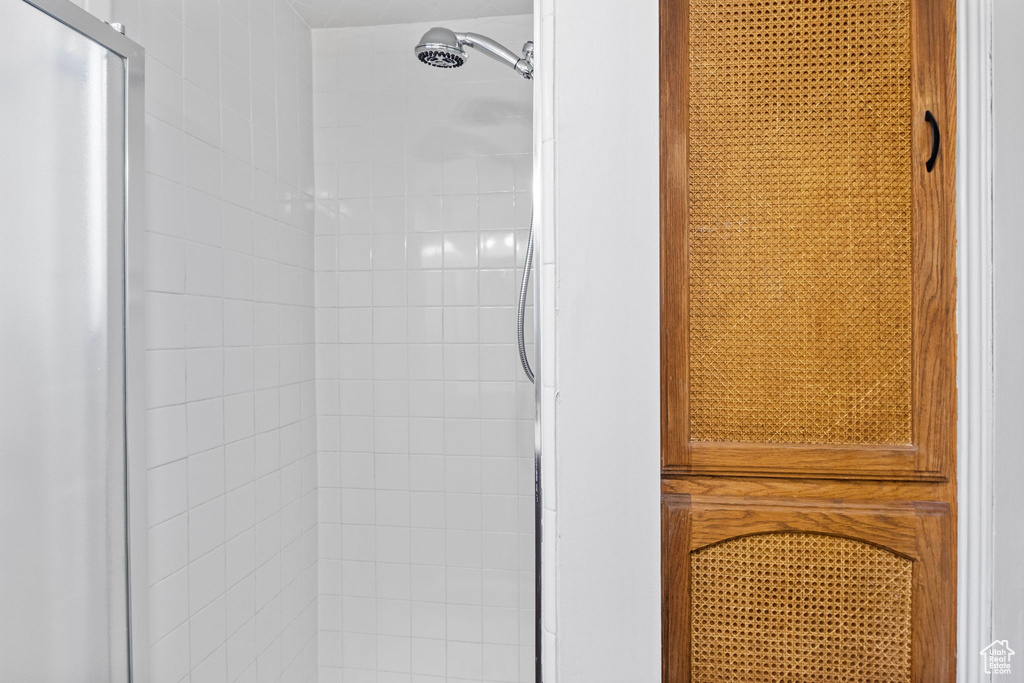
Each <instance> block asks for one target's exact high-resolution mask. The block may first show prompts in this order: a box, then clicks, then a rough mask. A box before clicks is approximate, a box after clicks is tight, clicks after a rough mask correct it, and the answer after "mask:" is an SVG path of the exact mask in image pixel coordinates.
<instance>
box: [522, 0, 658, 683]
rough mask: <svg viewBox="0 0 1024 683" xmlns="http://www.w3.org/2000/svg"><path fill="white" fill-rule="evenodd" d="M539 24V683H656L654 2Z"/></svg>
mask: <svg viewBox="0 0 1024 683" xmlns="http://www.w3.org/2000/svg"><path fill="white" fill-rule="evenodd" d="M539 14H540V17H541V20H540V27H541V30H540V44H539V45H538V54H539V59H540V64H541V69H542V70H545V69H546V70H547V72H545V73H542V74H541V75H540V79H541V80H540V81H539V84H541V87H540V92H541V97H542V104H541V108H542V111H541V112H540V119H541V121H542V123H541V125H542V135H541V137H542V142H541V145H542V166H543V167H544V169H543V174H544V177H543V180H542V189H541V195H542V198H541V203H542V207H543V209H542V216H543V222H542V225H541V230H542V233H543V237H542V239H541V254H540V260H541V262H542V263H543V264H544V265H543V270H542V273H541V282H542V284H541V288H542V290H543V291H542V292H541V294H540V300H541V302H542V309H543V312H542V314H541V356H542V363H543V365H542V368H541V369H542V373H541V375H542V381H543V383H544V393H543V403H544V407H543V408H542V438H541V444H542V453H543V458H544V468H545V476H544V482H543V483H544V505H545V511H544V545H545V547H544V551H543V553H544V561H545V567H544V570H543V571H544V581H545V589H544V590H545V596H544V610H545V611H544V616H543V619H544V626H545V631H546V634H545V640H544V648H545V652H544V660H545V680H546V681H547V682H548V683H551V682H553V681H556V680H557V681H558V683H574V682H577V681H579V682H586V683H602V682H605V681H607V682H608V683H620V682H621V681H630V683H654V682H655V681H660V680H661V589H660V513H659V491H660V480H659V476H660V471H659V424H660V423H659V420H660V417H659V405H660V403H659V402H660V397H659V367H660V366H659V341H658V336H659V317H658V316H659V308H658V300H659V290H658V287H659V285H658V272H659V271H658V250H659V242H658V232H659V226H658V215H659V214H658V3H657V2H655V1H654V0H648V1H645V2H615V1H613V0H600V1H597V0H557V2H553V1H551V0H540V9H539ZM551 73H553V77H554V82H553V84H547V85H545V79H546V78H549V77H550V74H551ZM556 259H557V260H556ZM556 263H557V266H556V265H555V264H556ZM556 268H557V270H556ZM549 311H550V312H549Z"/></svg>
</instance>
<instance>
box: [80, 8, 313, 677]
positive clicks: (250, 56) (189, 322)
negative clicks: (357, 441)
mask: <svg viewBox="0 0 1024 683" xmlns="http://www.w3.org/2000/svg"><path fill="white" fill-rule="evenodd" d="M82 4H84V5H86V8H87V9H90V11H94V12H95V13H96V14H97V15H98V16H101V18H103V19H110V20H113V21H119V22H121V23H124V24H125V25H126V26H127V29H128V36H129V37H131V38H133V39H135V40H136V41H138V42H139V43H141V44H142V45H143V46H144V47H145V48H146V50H147V56H146V195H147V210H146V231H147V242H148V247H147V251H148V254H147V259H146V263H145V270H146V292H147V293H146V305H147V330H146V345H147V357H146V362H147V382H148V387H147V429H148V459H149V487H148V488H149V505H148V507H149V523H150V527H151V528H150V534H149V569H150V599H149V605H150V629H149V630H150V638H151V666H150V673H151V681H152V682H153V683H164V682H167V683H178V682H179V681H183V680H191V681H218V682H219V681H238V680H246V681H256V680H259V681H282V682H285V681H286V682H290V683H306V682H307V681H314V680H316V677H317V667H316V661H317V650H316V647H317V641H316V631H317V610H316V605H317V577H316V564H317V556H318V550H317V538H316V522H317V517H316V512H317V504H316V500H317V468H316V465H317V461H316V424H315V415H316V405H315V390H314V377H313V373H314V347H313V202H312V186H313V161H312V119H313V111H312V83H311V81H312V66H311V64H312V56H311V52H312V48H311V42H310V41H311V36H310V31H309V29H308V27H306V26H305V24H303V23H302V22H301V20H300V19H299V18H298V16H297V15H296V14H295V13H294V12H293V11H292V10H291V8H290V7H289V6H288V5H287V4H286V3H285V1H284V0H253V1H247V0H220V1H218V0H113V2H112V3H111V2H109V1H106V2H105V4H104V2H98V1H91V2H89V1H86V2H83V3H82ZM111 4H112V7H107V6H109V5H111ZM101 5H103V7H101ZM106 12H109V14H110V16H109V17H108V16H103V13H106Z"/></svg>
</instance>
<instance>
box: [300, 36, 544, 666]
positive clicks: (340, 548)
mask: <svg viewBox="0 0 1024 683" xmlns="http://www.w3.org/2000/svg"><path fill="white" fill-rule="evenodd" d="M436 23H437V24H440V25H443V24H444V22H436ZM451 26H452V28H454V29H456V30H460V31H476V32H479V33H484V34H486V35H490V36H492V37H493V38H495V39H497V40H499V41H502V42H504V43H505V44H507V45H510V46H512V48H513V49H515V50H518V49H519V47H520V46H521V45H522V43H523V42H524V41H526V40H528V39H530V38H531V37H532V30H533V19H532V17H530V16H517V17H502V18H494V19H483V20H474V21H471V22H467V21H460V22H451ZM429 27H430V24H406V25H397V26H378V27H367V28H353V29H330V30H317V31H314V32H313V55H314V58H313V65H314V66H313V89H314V95H313V98H314V112H315V113H314V125H315V131H314V139H315V145H314V158H315V162H316V163H315V174H316V181H315V186H316V198H317V202H316V238H315V269H316V275H315V277H316V285H315V291H316V295H315V296H316V373H317V375H316V389H317V407H318V436H319V531H320V537H319V538H320V544H319V548H320V648H319V656H320V665H321V666H320V675H321V680H322V681H323V682H324V683H330V682H332V681H335V682H336V681H342V680H343V681H345V683H361V682H364V681H378V682H381V683H384V682H388V683H391V682H395V683H397V682H400V681H401V682H404V683H427V682H441V681H466V682H468V681H474V682H478V681H506V682H516V681H530V682H532V681H533V680H534V660H533V640H534V612H533V608H534V578H533V566H534V565H533V563H534V559H533V558H534V552H533V551H534V538H533V524H534V498H533V486H534V484H533V444H534V428H533V418H534V401H533V386H532V385H531V384H530V383H529V382H528V381H527V380H526V379H525V377H524V376H523V375H522V371H521V370H520V368H519V361H518V355H517V351H516V346H515V328H516V325H515V322H516V319H515V313H516V311H515V304H516V300H517V295H518V277H519V274H520V273H521V270H520V269H519V268H517V264H519V265H521V264H522V259H523V256H524V252H525V246H526V239H527V232H528V228H529V221H530V210H531V194H530V190H531V170H532V164H533V161H532V149H533V147H532V118H531V117H532V96H533V95H532V87H531V84H530V83H529V82H528V81H524V80H522V79H521V78H519V77H518V76H516V75H515V74H514V73H513V72H512V70H511V69H509V68H507V67H505V66H503V65H501V64H498V63H497V62H494V61H492V60H489V59H488V58H486V57H484V56H483V55H481V54H478V53H471V54H470V57H469V61H468V64H467V65H466V66H465V67H463V68H461V69H455V70H442V69H432V68H428V67H425V66H423V65H421V64H419V63H418V62H417V61H416V59H415V57H414V56H413V52H412V48H413V46H414V45H415V44H416V42H417V39H418V38H419V37H420V36H421V35H422V33H423V32H424V31H425V30H426V29H427V28H429ZM530 319H531V324H530V325H529V326H528V330H527V334H528V338H529V339H532V330H533V326H532V311H531V316H530ZM531 351H532V347H531Z"/></svg>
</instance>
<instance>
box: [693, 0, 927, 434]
mask: <svg viewBox="0 0 1024 683" xmlns="http://www.w3.org/2000/svg"><path fill="white" fill-rule="evenodd" d="M689 6H690V35H689V40H690V43H689V44H690V48H689V60H690V86H689V98H690V100H689V117H690V118H689V221H690V222H689V236H688V238H689V269H690V291H689V299H688V301H689V321H690V358H689V380H690V433H691V438H692V439H693V440H695V441H737V442H754V443H761V442H766V443H818V444H906V443H910V442H911V166H910V148H911V136H910V132H911V131H910V123H911V118H910V34H909V28H910V8H909V0H689Z"/></svg>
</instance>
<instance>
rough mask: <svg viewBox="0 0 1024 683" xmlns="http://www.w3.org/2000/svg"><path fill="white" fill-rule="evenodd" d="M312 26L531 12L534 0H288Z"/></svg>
mask: <svg viewBox="0 0 1024 683" xmlns="http://www.w3.org/2000/svg"><path fill="white" fill-rule="evenodd" d="M288 2H290V3H291V5H292V7H294V8H295V11H296V12H298V13H299V16H301V17H302V18H303V19H304V20H305V21H306V23H307V24H309V26H310V28H341V27H345V26H374V25H377V24H405V23H413V22H420V21H434V20H437V19H475V18H477V17H498V16H506V15H510V14H530V13H531V12H533V0H288Z"/></svg>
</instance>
